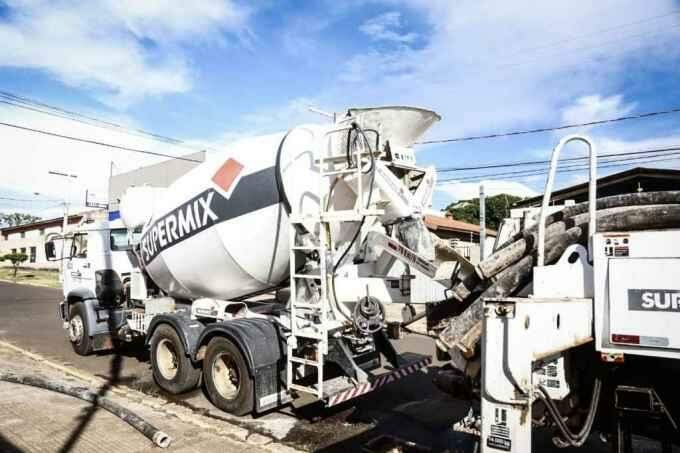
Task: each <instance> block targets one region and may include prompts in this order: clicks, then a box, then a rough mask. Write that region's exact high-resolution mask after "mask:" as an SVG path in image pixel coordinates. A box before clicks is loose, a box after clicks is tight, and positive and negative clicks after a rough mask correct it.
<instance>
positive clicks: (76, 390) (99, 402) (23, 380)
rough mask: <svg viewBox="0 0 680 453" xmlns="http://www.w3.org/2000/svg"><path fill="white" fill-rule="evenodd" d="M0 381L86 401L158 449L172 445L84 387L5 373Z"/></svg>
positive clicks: (137, 418)
mask: <svg viewBox="0 0 680 453" xmlns="http://www.w3.org/2000/svg"><path fill="white" fill-rule="evenodd" d="M0 381H4V382H9V383H11V384H21V385H30V386H32V387H37V388H41V389H45V390H51V391H53V392H57V393H62V394H64V395H68V396H72V397H74V398H78V399H81V400H83V401H87V402H88V403H92V404H94V405H95V406H97V407H101V408H102V409H105V410H107V411H109V412H110V413H112V414H113V415H115V416H116V417H118V418H120V419H121V420H123V421H124V422H126V423H127V424H128V425H130V426H132V427H133V428H134V429H136V430H137V431H139V432H140V433H142V434H143V435H144V436H145V437H146V438H147V439H149V440H151V442H153V443H154V444H155V445H157V446H159V447H160V448H168V447H169V446H170V444H171V443H172V438H171V437H170V436H169V435H167V434H166V433H164V432H163V431H161V430H159V429H157V428H156V427H154V426H153V425H151V424H150V423H148V422H147V421H145V420H144V419H143V418H141V417H140V416H138V415H137V414H135V413H134V412H132V411H130V410H128V409H126V408H124V407H123V406H121V405H119V404H118V403H114V402H113V401H111V400H110V399H107V398H102V397H100V396H99V395H97V394H96V393H93V392H91V391H89V390H88V389H86V388H85V387H73V386H69V385H65V384H60V383H58V382H50V381H47V380H45V379H43V378H40V377H36V376H22V375H17V374H13V373H6V372H0Z"/></svg>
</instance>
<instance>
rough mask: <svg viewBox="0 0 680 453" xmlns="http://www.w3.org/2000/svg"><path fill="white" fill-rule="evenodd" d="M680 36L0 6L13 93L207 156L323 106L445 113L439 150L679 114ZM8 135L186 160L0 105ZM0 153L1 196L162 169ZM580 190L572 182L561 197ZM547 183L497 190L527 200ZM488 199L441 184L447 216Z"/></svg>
mask: <svg viewBox="0 0 680 453" xmlns="http://www.w3.org/2000/svg"><path fill="white" fill-rule="evenodd" d="M679 38H680V2H677V1H670V0H650V1H645V2H642V1H639V0H602V1H598V2H592V1H585V0H583V1H561V2H534V1H530V0H516V1H513V2H507V1H485V2H480V1H463V0H461V1H450V0H431V1H425V0H346V1H340V2H338V1H330V0H316V1H293V0H289V1H273V0H272V1H260V2H239V1H237V0H223V1H220V0H202V1H198V2H180V1H171V0H157V1H151V0H150V1H145V2H139V1H135V0H91V1H88V2H76V1H73V0H56V1H43V0H9V1H2V0H0V43H2V44H3V45H2V46H0V89H1V90H4V91H10V92H13V93H16V94H21V95H25V96H28V97H31V98H34V99H39V100H42V101H45V102H48V103H50V104H54V105H58V106H61V107H64V108H68V109H73V110H76V111H79V112H83V113H87V114H90V115H95V116H97V117H101V118H104V119H109V120H113V121H116V122H122V123H124V124H127V125H130V126H131V127H136V128H144V129H146V130H151V131H154V132H158V133H161V134H166V135H170V136H173V137H178V138H182V139H184V140H188V141H191V142H192V143H195V144H196V146H210V147H211V148H215V147H225V146H228V144H229V142H230V141H233V140H235V139H238V138H240V137H243V136H248V135H254V134H263V133H270V132H275V131H280V130H285V129H287V128H290V127H292V126H295V125H297V124H301V123H305V122H319V121H324V119H323V118H322V117H319V116H318V115H315V114H313V113H310V112H309V111H308V110H307V107H308V106H310V105H313V106H316V107H318V108H320V109H323V110H327V111H338V112H340V111H344V110H345V109H347V108H348V107H353V106H374V105H415V106H421V107H425V108H430V109H432V110H435V111H437V112H438V113H440V114H441V115H442V121H441V122H440V123H439V124H437V125H436V126H435V127H433V129H432V130H431V131H429V132H428V134H427V137H426V138H429V139H435V138H445V137H455V136H461V135H477V134H485V133H490V132H497V131H504V130H512V129H523V128H534V127H542V126H550V125H556V124H562V123H568V122H581V121H590V120H597V119H602V118H609V117H616V116H620V115H623V114H630V113H633V114H634V113H641V112H646V111H652V110H657V109H666V108H671V107H677V106H680V78H678V72H679V71H678V70H679V69H680V67H679V64H678V63H679V62H680V59H679V57H680V46H677V44H676V43H677V42H678V39H679ZM0 121H6V122H12V123H16V124H22V125H25V126H30V127H40V128H44V129H48V130H53V131H57V132H63V133H69V134H73V135H78V136H81V137H89V138H94V139H99V140H106V141H109V142H112V143H116V144H120V145H124V146H132V147H137V148H143V149H150V150H154V151H160V152H165V153H170V154H177V155H179V154H183V153H186V152H187V150H186V149H183V148H179V147H174V146H170V145H167V144H163V143H158V142H154V141H151V140H147V139H144V138H141V137H138V136H129V135H127V134H122V133H118V132H113V131H110V130H105V129H100V128H94V127H91V126H86V125H83V124H80V123H72V122H69V121H66V120H62V119H57V118H53V117H45V116H44V115H40V114H37V113H31V112H27V111H22V110H17V109H16V108H14V107H10V106H0ZM679 122H680V115H675V116H672V115H671V116H667V117H658V118H654V119H647V120H640V121H634V122H623V123H618V124H615V125H609V126H604V127H597V128H592V129H589V130H586V131H584V132H587V133H589V134H590V135H592V136H593V137H594V138H595V139H596V140H597V143H598V145H599V147H600V148H601V150H602V151H601V152H617V151H618V150H622V151H629V150H637V149H645V148H650V147H655V146H660V145H670V144H680V126H679ZM572 132H573V131H572ZM560 136H561V134H553V133H547V134H538V135H531V136H522V137H514V138H503V139H496V140H485V141H477V142H465V143H458V144H445V145H433V146H423V147H421V148H420V149H419V151H418V155H417V156H418V159H419V162H420V163H421V164H433V165H435V166H437V167H440V168H443V167H450V166H462V165H474V164H483V163H487V162H495V161H501V162H505V161H513V160H524V159H535V158H541V157H547V155H548V154H549V150H550V149H551V148H552V147H553V146H554V144H555V143H556V142H557V141H558V140H559V137H560ZM0 144H1V146H2V148H1V149H2V156H3V157H2V165H0V196H14V197H17V198H42V199H50V200H52V199H60V198H63V197H66V198H69V199H72V200H73V201H74V202H76V201H81V200H82V197H83V195H82V194H83V192H84V190H85V189H86V188H87V189H89V190H91V191H94V192H96V193H102V194H103V193H104V192H105V191H106V175H107V174H108V171H109V163H110V161H113V162H114V169H115V171H124V170H127V169H131V168H135V167H136V166H139V165H143V164H148V163H151V162H153V161H154V160H153V159H150V158H147V157H143V156H138V155H133V154H129V153H124V152H113V151H106V150H101V149H93V148H92V147H91V146H87V145H78V144H73V143H69V142H64V141H61V140H58V139H53V138H47V137H39V136H35V135H32V134H27V133H25V132H20V131H13V130H4V129H2V130H0ZM568 152H571V153H574V154H576V153H579V152H583V150H582V149H579V148H576V147H574V149H570V150H569V151H568ZM678 162H680V161H670V162H660V163H658V164H645V165H647V166H653V165H656V166H663V167H667V168H668V167H672V168H677V167H678ZM54 168H57V169H68V170H69V171H72V172H75V173H78V175H79V180H78V182H77V183H76V184H73V185H72V186H71V187H68V186H67V185H66V184H65V183H64V182H63V181H61V180H59V179H58V178H56V179H55V178H51V177H47V176H46V172H47V170H48V169H54ZM625 168H627V167H623V168H615V169H608V171H604V169H603V172H605V173H606V172H612V171H620V170H623V169H625ZM481 173H483V172H481V171H478V172H470V173H468V174H441V175H440V179H444V178H451V177H455V176H457V175H459V176H467V175H474V174H481ZM582 180H583V175H580V174H574V173H569V174H565V175H563V176H561V177H560V179H559V181H558V185H566V184H572V183H575V182H580V181H582ZM543 182H544V177H543V176H539V177H527V178H516V179H512V180H511V179H507V180H501V181H488V182H486V183H485V185H486V187H487V192H491V193H495V192H500V191H506V192H511V193H518V194H530V193H533V192H536V191H539V190H540V189H541V186H542V185H543ZM476 187H477V183H475V182H465V183H453V184H441V185H439V186H438V190H437V192H436V194H435V203H434V205H435V208H441V207H443V206H444V205H446V204H447V203H448V202H451V201H453V200H455V199H463V198H467V197H470V196H472V195H474V193H475V192H476V190H477V189H476ZM34 192H39V193H41V194H42V195H40V196H34V195H33V193H34ZM0 201H1V200H0ZM15 209H16V210H27V211H31V212H34V213H38V214H41V215H53V214H56V213H58V208H56V207H55V206H54V202H48V201H44V202H39V203H38V202H36V203H23V202H16V203H11V202H8V201H1V202H0V211H2V210H15Z"/></svg>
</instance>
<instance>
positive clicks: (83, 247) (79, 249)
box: [71, 234, 87, 258]
mask: <svg viewBox="0 0 680 453" xmlns="http://www.w3.org/2000/svg"><path fill="white" fill-rule="evenodd" d="M71 256H72V257H76V258H87V234H76V235H75V236H74V237H73V243H72V245H71Z"/></svg>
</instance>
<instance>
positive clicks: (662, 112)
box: [415, 107, 680, 145]
mask: <svg viewBox="0 0 680 453" xmlns="http://www.w3.org/2000/svg"><path fill="white" fill-rule="evenodd" d="M672 113H680V107H676V108H672V109H668V110H657V111H655V112H646V113H639V114H637V115H627V116H620V117H618V118H608V119H604V120H598V121H589V122H587V123H576V124H564V125H561V126H553V127H542V128H538V129H527V130H520V131H510V132H499V133H496V134H488V135H473V136H467V137H455V138H445V139H438V140H426V141H422V142H416V143H415V144H416V145H431V144H436V143H453V142H469V141H473V140H486V139H490V138H500V137H511V136H516V135H527V134H538V133H541V132H551V131H560V130H564V129H572V128H575V127H586V126H599V125H602V124H607V123H616V122H618V121H628V120H637V119H642V118H649V117H653V116H661V115H670V114H672Z"/></svg>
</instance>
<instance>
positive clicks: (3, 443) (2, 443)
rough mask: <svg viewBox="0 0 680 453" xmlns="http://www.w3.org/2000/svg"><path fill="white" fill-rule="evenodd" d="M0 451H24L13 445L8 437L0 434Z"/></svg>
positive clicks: (11, 452)
mask: <svg viewBox="0 0 680 453" xmlns="http://www.w3.org/2000/svg"><path fill="white" fill-rule="evenodd" d="M0 451H2V452H4V453H24V451H23V450H22V449H21V448H19V447H17V446H16V445H14V444H13V443H12V442H11V441H10V440H9V439H7V438H6V437H5V436H3V435H2V434H0Z"/></svg>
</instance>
